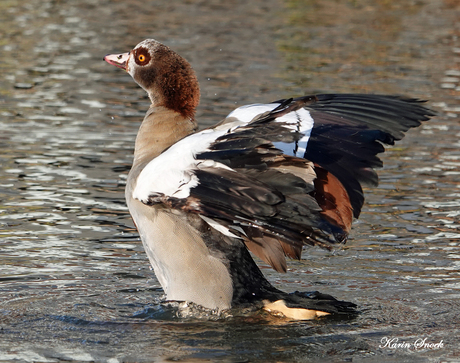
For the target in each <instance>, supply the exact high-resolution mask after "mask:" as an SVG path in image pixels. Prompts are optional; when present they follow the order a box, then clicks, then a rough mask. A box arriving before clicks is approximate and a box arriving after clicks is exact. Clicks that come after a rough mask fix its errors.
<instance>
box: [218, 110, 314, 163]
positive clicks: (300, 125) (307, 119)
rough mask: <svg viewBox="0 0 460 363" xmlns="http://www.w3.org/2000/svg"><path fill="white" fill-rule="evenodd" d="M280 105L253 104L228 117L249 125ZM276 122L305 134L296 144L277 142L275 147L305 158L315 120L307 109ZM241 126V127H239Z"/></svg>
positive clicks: (288, 153) (292, 113)
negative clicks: (283, 123) (257, 117)
mask: <svg viewBox="0 0 460 363" xmlns="http://www.w3.org/2000/svg"><path fill="white" fill-rule="evenodd" d="M279 105H280V104H279V103H271V104H260V103H257V104H253V105H246V106H241V107H239V108H237V109H236V110H234V111H232V112H231V113H230V114H229V115H228V116H227V117H234V118H236V119H238V120H239V121H240V122H241V124H247V123H248V122H250V121H252V120H253V119H254V118H255V117H256V116H258V115H260V114H262V113H265V112H270V111H273V110H274V109H275V108H276V107H278V106H279ZM276 122H285V123H286V124H287V127H289V128H290V129H291V130H293V131H297V132H300V133H301V134H303V136H302V138H301V139H300V140H299V141H297V142H296V143H284V142H276V143H274V145H275V147H276V148H278V149H280V150H282V151H283V153H284V154H286V155H290V156H296V157H299V158H303V157H304V155H305V151H306V150H307V144H308V140H309V139H310V134H311V130H312V129H313V122H314V121H313V118H312V117H311V115H310V112H308V111H307V110H306V109H304V108H301V109H299V110H297V111H294V112H290V113H288V114H286V115H284V116H282V117H278V118H277V119H276ZM238 126H240V125H238Z"/></svg>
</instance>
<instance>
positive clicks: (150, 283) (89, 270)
mask: <svg viewBox="0 0 460 363" xmlns="http://www.w3.org/2000/svg"><path fill="white" fill-rule="evenodd" d="M458 11H459V9H458V6H456V5H455V3H452V2H451V1H436V2H427V3H423V2H410V3H409V2H408V3H407V4H406V3H401V2H397V1H377V2H374V1H367V0H362V1H345V0H343V1H335V0H334V1H332V0H331V1H322V2H318V1H303V2H300V1H286V2H284V3H282V2H280V1H278V0H268V1H265V2H263V4H262V3H260V2H243V1H236V2H231V3H225V4H224V3H221V2H216V1H210V2H197V1H189V2H176V1H156V2H154V3H148V4H146V3H143V2H137V1H131V0H128V1H123V2H121V1H115V2H114V1H107V0H78V1H72V2H56V1H51V0H44V1H42V0H40V1H39V0H31V1H28V2H22V1H15V0H12V1H6V2H5V1H4V2H0V33H1V34H2V37H1V39H2V40H0V49H1V54H2V58H1V59H2V62H0V70H1V73H2V75H3V76H2V80H3V81H2V82H1V83H0V145H1V149H2V153H1V155H0V160H1V165H2V168H1V171H0V190H1V205H0V244H1V248H0V253H1V257H2V262H3V263H2V269H1V274H0V322H1V327H2V329H1V330H0V334H1V339H0V352H2V353H0V357H1V358H2V360H12V359H17V360H26V361H32V360H35V361H53V362H54V361H59V360H67V361H72V360H73V361H90V360H93V361H108V360H109V359H110V360H111V361H113V362H115V361H151V360H152V357H164V359H165V360H166V359H175V360H180V359H183V360H187V361H190V360H193V359H195V360H196V361H200V360H206V359H207V360H223V361H244V360H250V361H273V360H278V361H305V360H307V359H313V360H318V361H320V360H324V359H327V360H329V361H343V360H352V359H355V360H359V359H360V358H361V359H364V358H369V359H371V358H372V357H378V358H379V360H380V361H385V360H389V361H391V360H393V359H394V358H395V357H397V359H398V360H400V359H405V358H407V357H409V358H410V359H411V360H413V361H417V360H420V361H425V360H427V359H435V358H438V357H444V358H446V359H448V358H452V357H455V354H457V353H456V352H455V349H456V344H457V342H456V340H455V337H457V336H458V328H457V325H455V322H456V320H457V319H458V314H459V311H460V307H459V303H458V301H459V299H458V298H459V285H458V283H457V281H458V277H459V273H458V271H459V263H460V255H459V254H458V253H457V250H458V246H459V242H460V233H459V229H460V226H459V223H458V220H459V206H460V203H459V182H458V175H459V171H458V170H459V165H460V163H459V158H460V151H459V150H460V149H459V141H458V139H459V136H460V124H459V122H458V113H459V102H458V96H459V91H460V90H459V89H458V87H459V84H460V74H459V73H458V72H459V70H460V58H459V55H460V52H459V51H458V49H460V41H459V38H458V36H459V35H460V33H459V29H458V27H456V25H455V24H458V23H459V21H458V20H460V17H459V15H458V14H459V13H458ZM146 37H156V38H158V39H159V40H161V41H163V42H165V43H167V44H169V45H170V46H172V47H173V48H174V49H176V50H177V51H179V52H180V53H181V54H183V55H184V56H186V57H187V58H188V59H189V60H190V61H191V62H192V64H193V66H194V68H195V69H196V71H197V73H198V75H199V78H200V82H201V84H202V105H201V106H200V108H199V112H198V119H199V120H201V125H202V126H206V125H210V124H212V123H215V122H216V121H218V120H220V119H221V118H222V117H223V116H224V115H226V114H227V113H228V112H229V111H231V110H232V109H233V108H234V107H235V106H236V105H241V104H246V103H252V102H266V101H269V100H274V99H279V98H280V97H285V96H290V95H293V96H295V95H300V94H304V93H307V92H313V91H321V92H351V91H355V92H356V91H360V92H371V91H372V92H375V93H397V94H408V95H412V96H415V97H421V98H429V99H430V100H431V101H432V103H431V105H432V106H433V107H434V108H435V109H436V110H439V111H440V112H441V113H440V116H439V117H438V118H436V119H434V120H433V121H431V122H430V123H426V124H424V125H423V126H422V127H421V128H420V129H419V130H414V131H412V132H410V133H409V135H408V137H407V138H406V139H404V140H403V141H402V142H400V143H398V144H397V145H396V146H395V147H393V148H390V149H389V150H388V152H387V154H386V155H385V156H384V162H385V167H384V169H383V170H382V171H381V173H380V175H381V185H380V187H379V188H377V189H373V190H370V191H368V193H367V201H368V202H367V204H366V207H365V208H364V210H363V213H362V216H361V218H360V220H359V221H357V222H356V224H355V226H354V230H353V235H352V240H351V241H350V243H349V244H348V245H347V246H346V248H345V249H343V250H340V251H336V252H335V253H334V254H330V253H329V252H325V251H321V250H316V249H309V250H308V251H306V253H305V257H304V259H303V260H302V261H293V262H292V263H291V264H290V266H289V267H290V270H289V271H288V273H287V274H286V275H279V274H277V273H275V272H273V271H271V270H270V269H268V268H266V267H264V266H263V270H264V272H265V273H266V275H267V276H268V277H269V279H270V280H271V281H272V282H273V283H274V284H275V285H276V286H279V287H282V288H283V289H285V290H289V291H295V290H297V289H300V290H306V291H308V290H320V291H322V292H324V293H330V294H332V295H335V296H337V297H339V298H342V299H346V300H350V301H354V302H355V303H357V304H359V306H360V307H361V308H362V310H363V313H362V314H361V315H360V316H358V317H357V318H356V319H355V320H353V321H314V322H303V323H291V322H288V321H282V320H279V319H278V320H273V319H271V318H270V317H269V316H264V315H262V316H261V315H254V314H249V315H248V314H246V315H245V314H240V315H238V314H235V315H234V316H233V317H226V318H225V317H224V318H222V319H220V320H218V321H213V320H210V321H208V320H206V319H190V318H188V319H185V318H181V317H178V316H177V309H174V308H170V307H168V306H166V305H163V304H160V303H159V302H160V301H161V298H162V291H161V289H160V288H159V284H158V282H157V281H156V279H155V277H154V275H153V273H152V272H151V271H150V269H149V264H148V261H147V259H146V257H145V254H144V253H143V249H142V246H141V245H140V243H139V240H138V237H137V233H136V231H135V229H134V226H133V224H132V222H131V220H130V218H129V216H128V213H127V209H126V206H125V202H124V197H123V189H124V184H125V180H126V174H127V172H128V170H129V166H130V163H131V158H132V156H131V155H132V148H133V141H134V138H135V134H136V132H137V130H136V129H137V127H138V125H139V122H140V120H141V119H142V117H143V115H144V113H145V110H146V109H147V108H148V105H149V101H148V99H147V98H146V96H145V94H144V92H143V91H142V90H140V89H139V88H138V87H137V86H136V85H135V84H134V83H133V82H132V80H131V79H130V77H128V76H127V75H124V74H122V73H121V72H119V71H118V70H115V69H112V68H110V67H106V65H105V64H104V63H103V62H102V56H103V55H104V54H106V53H111V52H114V51H126V50H129V49H131V48H132V46H133V45H135V44H137V43H138V42H139V40H140V39H142V38H146ZM414 332H416V333H414ZM419 335H420V337H427V338H429V340H430V341H432V342H437V341H439V340H441V339H442V340H443V341H444V343H445V348H444V349H443V350H442V351H434V350H424V351H421V352H415V353H414V352H408V351H405V350H397V351H395V350H388V349H381V348H379V342H380V339H381V338H382V337H385V336H394V337H400V338H407V339H412V338H416V337H419ZM159 361H160V360H159Z"/></svg>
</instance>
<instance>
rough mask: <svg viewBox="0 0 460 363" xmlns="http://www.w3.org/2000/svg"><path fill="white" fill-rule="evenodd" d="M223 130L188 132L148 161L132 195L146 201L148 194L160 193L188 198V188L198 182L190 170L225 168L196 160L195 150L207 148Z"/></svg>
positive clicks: (210, 162)
mask: <svg viewBox="0 0 460 363" xmlns="http://www.w3.org/2000/svg"><path fill="white" fill-rule="evenodd" d="M224 133H225V130H215V129H206V130H203V131H201V132H198V133H196V134H193V135H190V136H187V137H186V138H184V139H182V140H180V141H179V142H177V143H176V144H174V145H172V146H171V147H170V148H169V149H168V150H166V151H165V152H164V153H162V154H161V155H159V156H157V157H156V158H155V159H153V160H152V161H150V162H149V163H148V164H147V165H146V167H145V168H144V169H143V170H142V172H141V173H140V174H139V177H138V179H137V184H136V187H135V189H134V191H133V197H134V198H135V199H138V200H140V201H142V202H144V203H145V202H147V201H148V198H149V196H150V195H152V194H154V193H162V194H164V195H167V196H171V197H175V198H187V197H188V196H189V195H190V189H191V188H193V187H195V186H197V185H198V182H199V181H198V178H197V177H196V176H195V174H194V173H193V170H194V169H196V168H197V167H199V166H200V165H201V166H202V167H214V168H226V169H229V168H228V167H227V166H225V165H223V164H221V163H218V162H215V161H213V160H205V161H201V160H196V159H195V156H196V154H198V153H200V152H203V151H206V150H208V148H209V145H211V144H212V143H213V142H214V141H215V140H216V139H217V138H218V137H219V136H221V135H223V134H224Z"/></svg>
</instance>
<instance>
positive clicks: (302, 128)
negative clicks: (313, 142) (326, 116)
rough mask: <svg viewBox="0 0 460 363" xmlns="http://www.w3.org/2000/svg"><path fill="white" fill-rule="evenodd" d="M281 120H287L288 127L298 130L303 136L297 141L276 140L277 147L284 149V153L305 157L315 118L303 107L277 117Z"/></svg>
mask: <svg viewBox="0 0 460 363" xmlns="http://www.w3.org/2000/svg"><path fill="white" fill-rule="evenodd" d="M276 121H279V122H286V123H287V124H288V127H289V128H290V129H292V130H293V131H298V132H300V133H301V134H303V136H302V137H301V138H300V140H299V141H297V142H296V143H289V144H288V143H284V142H276V143H274V145H275V147H277V148H278V149H280V150H282V151H283V153H285V154H286V155H290V156H295V157H298V158H303V157H304V155H305V151H307V145H308V140H309V139H310V134H311V130H312V129H313V122H314V121H313V118H312V117H311V115H310V112H308V111H307V110H306V109H304V108H301V109H299V110H297V111H295V112H290V113H288V114H287V115H284V116H282V117H279V118H277V119H276Z"/></svg>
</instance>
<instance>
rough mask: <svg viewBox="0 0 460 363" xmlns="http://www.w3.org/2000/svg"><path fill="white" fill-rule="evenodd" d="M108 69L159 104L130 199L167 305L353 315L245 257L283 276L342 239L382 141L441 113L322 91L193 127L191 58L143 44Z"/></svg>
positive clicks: (139, 152)
mask: <svg viewBox="0 0 460 363" xmlns="http://www.w3.org/2000/svg"><path fill="white" fill-rule="evenodd" d="M104 60H105V61H107V62H108V63H109V64H112V65H115V66H117V67H119V68H122V69H124V70H126V71H127V72H128V73H129V74H130V75H131V76H132V77H133V78H134V80H135V81H136V82H137V83H138V84H139V85H140V86H141V87H142V88H143V89H144V90H145V91H146V92H147V93H148V95H149V98H150V100H151V102H152V104H151V105H150V108H149V110H148V111H147V114H146V116H145V118H144V121H143V122H142V125H141V126H140V129H139V133H138V135H137V138H136V143H135V150H134V161H133V166H132V169H131V171H130V173H129V176H128V180H127V185H126V200H127V204H128V208H129V211H130V213H131V216H132V218H133V220H134V222H135V224H136V227H137V229H138V231H139V234H140V237H141V239H142V242H143V245H144V248H145V251H146V253H147V255H148V257H149V260H150V263H151V264H152V266H153V269H154V271H155V274H156V276H157V278H158V280H159V281H160V283H161V286H162V287H163V289H164V291H165V294H166V298H167V299H168V300H177V301H187V302H193V303H195V304H198V305H201V306H203V307H205V308H209V309H216V310H218V311H222V310H224V309H230V308H232V307H237V306H242V305H243V306H245V305H254V306H260V307H263V308H265V309H266V310H268V311H271V312H274V313H282V314H284V315H285V316H287V317H288V318H293V319H309V318H315V317H318V316H323V315H328V314H353V313H354V312H355V310H356V306H355V305H354V304H353V303H348V302H344V301H338V300H336V299H334V298H333V297H331V296H329V295H324V294H320V293H317V292H315V293H299V292H296V293H292V294H288V293H285V292H282V291H280V290H278V289H276V288H275V287H273V286H272V285H271V284H270V283H269V282H268V280H266V278H265V277H264V276H263V274H262V273H261V271H260V270H259V268H258V266H257V265H256V263H255V262H254V260H253V258H252V257H251V255H250V253H249V251H251V252H252V253H254V255H256V256H258V257H260V258H261V259H262V260H263V261H265V262H266V263H268V264H269V265H270V266H271V267H273V268H274V269H275V270H276V271H280V272H284V271H286V258H285V257H286V256H288V257H291V258H297V259H300V257H301V252H302V247H303V246H304V245H317V246H321V247H325V248H328V249H330V248H332V246H333V245H334V244H343V243H345V242H346V240H347V236H348V234H349V232H350V228H351V224H352V220H353V218H358V216H359V214H360V211H361V207H362V205H363V202H364V196H363V190H362V185H373V186H375V185H377V174H376V172H375V171H374V168H377V167H381V166H382V162H381V160H380V159H379V158H378V157H377V156H376V155H377V154H378V153H381V152H383V151H384V147H383V146H382V144H394V141H395V140H399V139H401V138H402V137H403V136H404V135H403V133H404V132H405V131H407V130H408V129H409V128H411V127H417V126H419V125H420V123H421V121H425V120H428V119H429V117H430V116H432V115H433V114H432V112H431V111H430V110H428V109H427V108H425V107H423V106H421V101H418V100H415V99H410V98H403V97H396V96H382V95H361V94H321V95H316V96H306V97H299V98H294V99H293V98H290V99H285V100H280V101H277V102H273V103H268V104H252V105H247V106H243V107H239V108H237V109H236V110H234V111H233V112H231V113H230V114H229V115H228V116H227V117H226V118H224V119H223V120H222V121H221V122H220V123H218V124H217V125H216V126H214V127H210V128H207V129H204V130H201V131H197V123H196V121H195V118H194V115H195V110H196V107H197V105H198V102H199V98H200V93H199V86H198V81H197V78H196V76H195V73H194V71H193V69H192V68H191V66H190V64H189V63H188V62H187V61H186V60H185V59H184V58H182V57H181V56H180V55H178V54H177V53H175V52H174V51H172V50H171V49H169V48H168V47H167V46H165V45H163V44H161V43H159V42H157V41H155V40H153V39H147V40H144V41H142V42H141V43H139V44H138V45H136V47H135V48H134V49H133V50H132V51H130V52H128V53H123V54H111V55H107V56H105V57H104Z"/></svg>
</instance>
